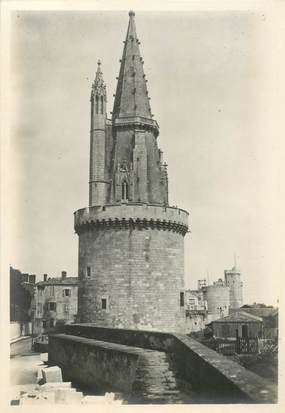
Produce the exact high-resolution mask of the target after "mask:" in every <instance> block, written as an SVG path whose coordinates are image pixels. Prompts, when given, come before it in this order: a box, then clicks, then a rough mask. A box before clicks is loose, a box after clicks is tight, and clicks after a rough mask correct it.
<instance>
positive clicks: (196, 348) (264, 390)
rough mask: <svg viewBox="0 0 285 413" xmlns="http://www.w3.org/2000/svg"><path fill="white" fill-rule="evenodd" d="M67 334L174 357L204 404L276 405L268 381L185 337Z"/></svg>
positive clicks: (99, 331) (82, 327)
mask: <svg viewBox="0 0 285 413" xmlns="http://www.w3.org/2000/svg"><path fill="white" fill-rule="evenodd" d="M65 332H66V333H67V334H72V335H75V336H81V337H88V338H93V339H97V340H103V341H108V342H112V343H117V344H124V345H127V346H135V347H142V348H147V349H152V350H159V351H165V352H169V353H171V354H172V356H173V358H174V359H175V361H176V364H177V367H178V369H179V371H180V374H181V376H182V377H183V379H185V380H187V381H189V382H190V383H191V384H192V385H193V387H195V389H196V390H197V391H201V392H202V393H203V394H204V396H205V398H204V396H203V402H205V403H206V402H209V403H210V402H211V403H213V402H216V403H218V402H219V403H234V402H235V403H275V402H276V401H277V394H276V389H275V387H274V386H272V385H270V384H269V383H268V382H267V380H265V379H263V378H261V377H259V376H257V375H256V374H254V373H252V372H250V371H248V370H246V369H245V368H244V367H242V366H240V365H239V364H238V363H235V362H233V361H231V360H229V359H228V358H226V357H224V356H223V355H220V354H218V353H217V352H215V351H213V350H211V349H209V348H208V347H206V346H203V345H202V344H201V343H199V342H197V341H196V340H193V339H191V338H189V337H187V336H186V335H184V334H172V333H161V332H156V331H139V330H127V329H115V328H103V327H96V326H94V325H92V324H73V325H69V326H65Z"/></svg>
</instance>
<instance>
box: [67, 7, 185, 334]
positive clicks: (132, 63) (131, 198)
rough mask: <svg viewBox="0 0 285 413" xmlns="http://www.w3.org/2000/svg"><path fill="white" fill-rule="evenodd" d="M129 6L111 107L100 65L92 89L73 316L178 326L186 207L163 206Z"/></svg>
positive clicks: (162, 173)
mask: <svg viewBox="0 0 285 413" xmlns="http://www.w3.org/2000/svg"><path fill="white" fill-rule="evenodd" d="M134 15H135V13H134V12H130V13H129V16H130V19H129V26H128V31H127V36H126V40H125V42H124V50H123V56H122V59H121V68H120V73H119V77H118V84H117V90H116V95H115V101H114V108H113V112H112V120H109V119H107V116H106V101H107V98H106V86H105V83H104V80H103V75H102V71H101V63H100V62H98V69H97V73H96V78H95V81H94V83H93V85H92V92H91V132H90V179H89V208H84V209H80V210H78V211H76V212H75V217H74V219H75V222H74V227H75V231H76V232H77V234H78V236H79V292H78V315H79V320H80V321H81V322H94V323H96V324H97V325H99V326H106V327H124V328H138V329H144V328H153V329H157V330H161V331H179V330H181V329H183V324H184V320H185V309H184V236H185V234H186V232H187V230H188V212H186V211H184V210H182V209H179V208H174V207H169V205H168V176H167V165H166V164H165V163H163V159H162V151H161V150H160V149H159V148H158V146H157V137H158V134H159V127H158V124H157V122H156V121H155V120H154V119H153V115H152V114H151V109H150V103H149V99H150V98H149V96H148V91H147V85H146V82H147V81H146V79H145V74H144V70H143V59H142V57H141V55H140V51H139V44H140V42H139V40H138V38H137V35H136V30H135V21H134Z"/></svg>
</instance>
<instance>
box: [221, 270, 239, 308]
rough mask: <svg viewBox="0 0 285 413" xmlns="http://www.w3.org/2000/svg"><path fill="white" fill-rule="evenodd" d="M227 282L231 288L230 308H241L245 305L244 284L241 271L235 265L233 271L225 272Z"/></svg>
mask: <svg viewBox="0 0 285 413" xmlns="http://www.w3.org/2000/svg"><path fill="white" fill-rule="evenodd" d="M225 282H226V285H227V286H228V287H229V288H230V308H240V307H241V306H242V304H243V294H242V289H243V284H242V281H241V271H240V270H239V269H238V268H237V267H236V266H235V265H234V266H233V268H232V269H231V270H225Z"/></svg>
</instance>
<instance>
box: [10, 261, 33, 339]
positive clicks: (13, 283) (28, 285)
mask: <svg viewBox="0 0 285 413" xmlns="http://www.w3.org/2000/svg"><path fill="white" fill-rule="evenodd" d="M35 283H36V275H35V274H28V273H22V272H21V271H20V270H17V269H15V268H13V267H10V335H11V338H16V337H20V336H22V335H29V334H32V330H33V328H32V327H33V326H32V320H33V317H34V292H35Z"/></svg>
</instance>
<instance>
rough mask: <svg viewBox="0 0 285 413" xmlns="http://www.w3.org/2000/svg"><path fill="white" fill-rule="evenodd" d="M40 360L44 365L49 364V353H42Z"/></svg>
mask: <svg viewBox="0 0 285 413" xmlns="http://www.w3.org/2000/svg"><path fill="white" fill-rule="evenodd" d="M40 359H41V361H42V362H43V363H47V362H48V353H41V354H40Z"/></svg>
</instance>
